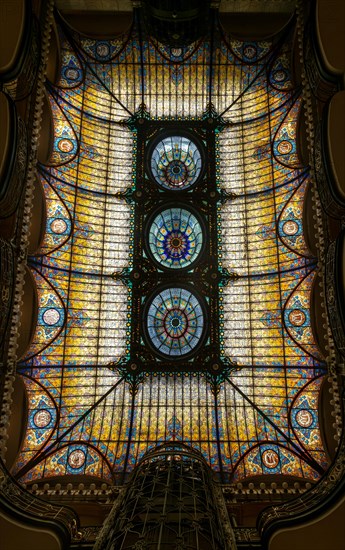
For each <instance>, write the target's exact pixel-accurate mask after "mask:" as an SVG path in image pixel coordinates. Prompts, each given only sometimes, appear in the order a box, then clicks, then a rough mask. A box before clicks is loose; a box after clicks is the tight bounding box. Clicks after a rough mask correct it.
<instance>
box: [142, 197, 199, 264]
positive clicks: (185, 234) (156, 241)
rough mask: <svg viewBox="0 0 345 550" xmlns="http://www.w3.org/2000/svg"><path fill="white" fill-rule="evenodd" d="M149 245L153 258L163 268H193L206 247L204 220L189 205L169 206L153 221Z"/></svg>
mask: <svg viewBox="0 0 345 550" xmlns="http://www.w3.org/2000/svg"><path fill="white" fill-rule="evenodd" d="M148 244H149V250H150V252H151V254H152V256H153V258H154V259H155V260H156V261H157V262H158V263H159V264H160V265H162V266H163V267H168V268H171V269H181V268H184V267H189V266H190V265H191V264H192V263H193V262H194V261H195V260H196V259H197V258H198V256H199V254H200V252H201V249H202V246H203V231H202V227H201V223H200V221H199V219H198V218H197V217H196V215H194V214H193V213H192V212H190V211H189V210H187V209H186V208H178V207H174V208H167V209H165V210H162V211H161V212H159V214H157V215H156V216H155V217H154V219H153V220H152V222H151V223H150V226H149V243H148Z"/></svg>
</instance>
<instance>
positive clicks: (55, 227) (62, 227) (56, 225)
mask: <svg viewBox="0 0 345 550" xmlns="http://www.w3.org/2000/svg"><path fill="white" fill-rule="evenodd" d="M50 229H51V230H52V232H53V233H56V234H57V235H61V234H62V233H65V231H66V229H67V223H66V222H65V220H63V219H62V218H56V219H55V220H53V221H52V222H51V224H50Z"/></svg>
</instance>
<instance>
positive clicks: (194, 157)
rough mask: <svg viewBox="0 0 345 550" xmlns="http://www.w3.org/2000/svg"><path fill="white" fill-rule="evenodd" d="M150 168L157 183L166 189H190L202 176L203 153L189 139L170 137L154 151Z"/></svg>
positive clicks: (159, 143)
mask: <svg viewBox="0 0 345 550" xmlns="http://www.w3.org/2000/svg"><path fill="white" fill-rule="evenodd" d="M150 167H151V172H152V175H153V177H154V179H155V181H156V182H157V183H158V185H160V186H161V187H163V188H164V189H170V190H174V191H180V190H184V189H189V187H191V186H192V185H193V184H194V183H195V182H196V181H197V179H198V177H199V176H200V174H201V168H202V160H201V153H200V150H199V148H198V147H197V145H196V144H195V143H194V142H193V141H192V140H191V139H190V138H189V137H186V136H174V135H173V136H169V137H166V138H164V139H162V140H161V141H159V142H158V143H157V145H156V146H155V148H154V149H153V151H152V154H151V159H150Z"/></svg>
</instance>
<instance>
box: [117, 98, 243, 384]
mask: <svg viewBox="0 0 345 550" xmlns="http://www.w3.org/2000/svg"><path fill="white" fill-rule="evenodd" d="M128 124H129V126H130V128H131V129H132V131H133V132H134V133H135V136H136V152H135V153H134V157H135V158H134V162H135V190H133V191H132V192H131V193H130V195H128V193H127V197H126V198H127V200H128V201H129V202H130V203H131V204H132V205H133V206H134V223H133V225H134V231H133V250H134V251H135V254H134V257H133V264H132V269H125V270H123V271H122V272H121V273H117V274H115V275H114V277H115V278H116V279H121V280H122V281H123V282H125V283H126V284H127V285H129V286H130V287H131V290H132V311H131V313H132V319H131V335H130V352H129V358H128V357H127V358H126V360H125V361H124V360H121V363H120V365H119V364H116V367H117V368H118V367H120V368H121V369H122V372H123V373H124V374H127V373H130V375H131V377H132V376H133V375H135V376H137V375H140V374H141V373H145V372H153V373H163V372H166V373H179V372H200V371H202V372H204V373H205V374H207V373H208V374H209V375H210V376H211V379H212V380H214V381H216V380H217V379H219V377H223V375H225V374H227V373H229V369H231V368H232V367H233V366H234V365H232V363H231V361H230V360H229V359H228V358H224V357H222V355H221V339H220V327H219V287H220V286H222V285H224V284H226V283H227V282H228V281H229V280H230V279H231V278H232V277H233V275H232V274H230V273H229V272H228V271H227V270H225V269H221V268H220V267H219V265H218V264H219V262H218V234H219V231H218V230H219V227H218V217H217V216H218V208H217V207H218V205H219V203H220V201H222V200H223V199H224V196H223V194H224V192H223V194H222V192H221V191H220V190H219V189H218V186H217V178H216V173H217V172H216V134H217V133H218V132H219V131H221V129H222V127H224V122H223V121H222V120H221V119H220V118H219V117H217V116H216V115H214V113H213V112H212V109H211V108H210V109H209V111H208V112H207V113H205V115H204V117H203V118H202V119H195V120H179V121H178V123H177V122H176V120H169V119H167V120H153V119H151V118H150V116H149V115H148V113H147V112H146V110H145V106H144V105H143V106H142V108H141V109H140V111H139V112H138V113H136V115H135V116H133V117H132V119H131V120H130V121H129V123H128ZM172 134H174V135H182V136H187V137H188V138H192V139H193V140H194V142H195V143H196V144H197V145H198V146H199V148H200V151H201V154H202V168H201V172H200V176H199V177H198V178H197V180H196V182H195V184H193V185H192V186H191V188H188V189H186V190H183V189H181V190H178V191H176V190H168V189H162V188H161V187H160V186H159V185H158V184H157V183H156V182H155V181H154V179H153V177H152V173H151V171H150V167H149V159H150V155H151V153H152V150H153V147H154V146H155V144H156V143H157V141H159V140H160V139H163V138H164V137H165V136H168V135H172ZM172 204H178V205H179V206H182V207H183V206H185V207H186V208H187V209H192V210H194V211H195V212H196V213H197V214H198V216H199V218H200V219H201V220H202V222H203V225H204V226H205V228H206V235H207V238H206V242H205V245H204V247H203V250H202V252H201V254H200V255H199V257H198V260H197V261H196V262H195V263H194V264H193V265H192V266H191V269H175V270H173V271H172V270H169V269H166V268H164V267H163V266H160V267H157V262H155V261H154V260H153V258H152V257H151V256H150V254H147V238H148V227H147V226H148V221H149V220H150V219H151V218H152V215H153V214H154V213H155V212H156V211H157V207H158V208H163V207H165V206H170V205H172ZM186 285H187V286H188V288H190V289H192V290H193V292H195V295H196V296H199V297H200V300H201V302H202V303H203V304H205V322H206V325H207V326H206V333H207V334H206V336H205V339H204V338H202V341H201V342H200V346H198V347H197V349H196V350H195V352H192V353H190V354H188V356H181V357H179V358H172V359H171V358H162V357H160V356H159V354H158V355H157V353H155V350H154V348H153V347H152V346H150V344H149V339H148V338H147V335H146V334H145V329H144V325H145V322H146V310H147V305H146V304H147V302H148V301H149V299H150V295H152V293H153V292H155V291H156V290H158V289H163V288H167V287H169V286H170V287H171V286H182V287H185V286H186ZM211 319H212V323H211V322H210V320H211ZM203 342H204V345H201V344H202V343H203ZM201 365H202V368H201Z"/></svg>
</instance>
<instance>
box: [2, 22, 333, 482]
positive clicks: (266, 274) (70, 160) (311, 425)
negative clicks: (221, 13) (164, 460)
mask: <svg viewBox="0 0 345 550" xmlns="http://www.w3.org/2000/svg"><path fill="white" fill-rule="evenodd" d="M61 24H62V23H61ZM213 36H214V40H213V44H212V45H211V44H210V40H209V39H208V38H206V39H205V40H202V41H201V42H200V44H196V45H195V49H193V51H191V52H189V53H190V55H189V54H188V56H185V55H184V54H183V63H182V61H181V63H179V66H178V78H176V74H177V73H176V72H174V71H175V67H177V65H176V63H172V62H171V61H170V57H169V56H168V57H166V58H163V55H162V53H161V52H160V51H159V50H158V49H157V48H155V47H153V45H152V41H151V40H150V38H149V37H144V38H143V40H142V44H141V46H142V47H140V48H138V40H139V39H138V33H137V31H136V29H135V25H134V27H133V31H131V34H130V36H129V38H128V41H126V42H125V43H124V44H123V47H121V48H119V49H118V48H117V46H116V49H115V50H114V51H112V50H111V48H112V47H113V42H111V43H109V48H110V49H108V50H107V48H106V44H104V42H103V41H102V42H103V43H102V44H99V43H97V44H96V43H95V42H92V44H91V43H90V44H89V46H90V47H89V46H88V47H87V45H86V44H82V45H81V46H78V43H77V44H73V45H72V44H69V42H68V41H67V39H66V38H64V36H63V35H62V34H61V37H60V40H61V52H62V62H61V71H60V80H59V82H58V84H57V86H49V90H48V93H49V94H53V101H51V104H52V105H54V106H53V107H52V111H53V112H52V115H53V119H54V132H55V138H56V141H55V142H54V152H53V155H55V156H54V157H53V162H49V163H48V164H47V165H45V166H41V167H40V170H41V176H40V177H41V182H42V185H43V187H44V193H45V197H46V212H47V216H46V217H47V223H46V228H45V235H44V238H43V241H42V246H41V248H40V250H39V252H38V254H36V255H35V256H34V257H31V258H30V264H31V266H32V270H33V276H34V278H35V282H36V288H37V293H38V305H39V315H38V322H37V327H36V332H35V333H34V335H33V340H32V345H31V347H30V349H29V350H28V352H27V355H26V357H25V359H24V360H23V361H22V363H21V365H20V366H19V369H18V370H19V372H20V373H21V374H22V376H23V379H24V380H31V381H32V384H31V385H30V384H29V383H26V387H27V393H28V399H27V408H28V411H27V414H28V423H27V426H26V430H25V432H26V433H25V434H24V436H23V444H22V448H21V451H20V453H19V455H18V457H17V460H16V464H15V465H14V468H13V474H14V475H15V476H16V477H17V479H19V480H20V481H21V482H24V483H34V482H37V480H41V481H43V480H46V479H47V480H49V479H51V478H53V477H54V476H63V475H66V474H68V475H74V474H77V475H82V474H84V475H92V476H94V477H95V478H98V479H100V480H105V481H106V482H109V483H117V482H118V483H119V484H121V483H123V480H126V479H127V476H128V475H129V474H130V472H131V471H132V470H133V468H135V466H136V464H137V463H138V460H140V458H141V457H142V456H143V455H144V454H145V452H146V451H147V450H148V449H150V448H152V447H153V446H155V445H158V444H162V442H164V441H171V439H174V438H176V439H178V440H180V441H181V442H184V443H186V444H187V445H190V446H192V447H193V448H195V449H198V450H200V452H201V453H202V454H203V456H204V457H205V459H206V460H207V462H208V464H209V465H210V467H211V468H212V471H213V472H214V474H215V476H217V477H218V479H220V480H221V481H222V482H224V483H227V482H228V481H230V482H231V481H234V482H237V481H243V480H245V481H246V480H248V479H252V478H253V476H256V475H260V476H262V475H270V476H271V475H275V476H284V475H288V476H293V477H297V478H299V479H302V480H308V481H317V480H318V479H319V478H320V477H321V476H322V475H323V473H324V471H325V469H326V468H327V466H328V462H327V457H326V454H325V450H324V446H323V443H322V439H321V431H320V426H319V419H318V410H319V395H320V387H321V384H322V383H323V379H324V374H325V369H324V363H323V361H322V359H321V358H320V357H319V356H318V355H317V353H316V344H315V342H314V341H313V334H312V331H311V315H310V300H309V297H310V294H311V288H312V284H313V280H314V270H315V265H316V262H315V258H314V257H313V256H312V255H310V254H309V253H308V250H307V246H306V243H305V242H304V239H303V232H304V227H303V225H304V223H303V222H304V219H303V206H304V197H305V190H306V183H305V182H306V178H307V176H308V168H307V167H305V166H301V165H300V163H299V161H298V159H297V157H296V156H295V155H297V153H298V150H297V142H296V140H297V134H296V132H297V128H296V125H297V122H298V111H297V107H298V105H299V103H298V101H296V90H294V89H293V87H292V81H291V58H292V56H291V55H290V54H291V51H290V49H289V46H287V47H286V48H285V49H282V47H281V45H280V44H281V43H280V42H276V41H274V40H273V41H271V40H270V41H269V43H267V44H262V43H259V44H254V43H252V42H251V43H244V44H239V45H238V48H237V51H234V50H235V48H234V45H232V47H230V46H229V44H230V42H231V40H228V41H225V39H223V38H222V36H223V35H222V34H221V33H220V32H219V29H217V27H215V28H214V35H213ZM80 40H82V39H80ZM79 44H81V42H79ZM78 47H79V49H80V50H82V51H79V50H78ZM236 47H237V46H236ZM106 50H107V51H106ZM107 52H108V53H109V55H108V53H107ZM172 53H173V52H172ZM175 53H176V54H177V53H180V52H175ZM77 54H78V55H77ZM79 54H80V55H79ZM95 54H97V55H95ZM102 55H103V60H102V61H100V60H99V56H101V57H102ZM181 60H182V57H181ZM211 64H212V70H210V65H211ZM210 102H211V103H212V105H213V108H214V113H215V115H212V117H213V118H212V117H211V118H210V117H209V111H208V106H209V105H210ZM143 104H145V106H146V109H147V116H148V117H150V120H151V122H152V121H155V122H157V126H158V125H159V127H160V128H162V129H163V128H164V126H165V122H164V119H166V120H168V121H170V124H173V123H174V124H176V126H174V128H177V127H178V125H179V121H181V120H183V121H189V122H188V124H189V126H188V127H190V129H191V130H193V131H194V122H195V129H196V128H199V130H200V129H201V130H203V129H204V130H205V129H206V131H207V132H208V133H210V132H209V128H211V127H212V125H210V124H209V121H210V120H213V122H214V121H215V120H216V118H215V117H217V121H219V129H218V130H217V135H216V143H217V156H216V158H215V159H213V157H212V156H211V157H210V156H207V158H208V164H209V166H208V168H209V173H208V175H210V176H213V177H216V178H217V185H218V189H219V192H220V193H219V196H222V195H221V191H222V190H224V191H225V192H226V193H224V194H223V197H224V201H220V200H219V202H218V203H217V204H218V207H219V224H218V227H217V231H218V248H217V250H215V251H214V253H215V254H216V253H217V254H218V259H219V262H220V261H221V262H222V264H223V267H224V268H226V269H228V270H230V271H231V272H233V273H235V274H236V278H235V279H234V280H233V281H231V282H229V284H227V285H226V286H224V287H221V288H220V289H219V292H220V299H219V318H220V320H221V321H220V322H221V325H220V326H222V331H223V334H222V338H223V344H222V346H223V350H222V351H223V352H224V358H225V359H227V358H230V359H231V360H233V361H236V363H237V368H236V369H233V370H231V372H230V373H229V376H228V377H227V378H226V379H225V380H224V381H223V382H222V383H221V384H220V385H219V388H217V389H219V392H218V393H215V392H214V388H213V387H212V386H211V385H210V384H209V383H208V380H207V378H206V377H205V373H204V371H203V361H200V370H199V372H195V373H193V374H191V373H188V372H187V373H182V372H180V371H181V370H182V360H184V359H185V358H186V357H189V353H190V354H191V355H192V353H193V352H196V350H197V349H198V346H199V345H200V347H201V345H202V343H203V342H204V341H205V339H204V337H205V333H206V329H205V326H206V324H207V325H208V326H209V327H210V332H211V331H212V329H213V325H212V321H213V317H212V316H211V315H210V316H208V317H207V318H206V315H205V313H204V309H203V301H199V300H198V299H197V297H196V296H195V295H193V289H192V287H185V288H182V290H183V291H184V292H186V288H189V292H190V294H191V295H192V296H193V297H192V298H191V299H190V300H189V304H190V305H191V306H192V310H193V311H192V313H189V312H188V310H187V309H186V308H185V307H184V305H183V303H181V302H180V303H179V304H178V305H179V307H177V308H176V307H174V306H173V304H171V306H170V307H169V308H168V307H167V303H168V302H169V300H170V299H171V298H170V296H169V289H167V286H164V287H159V288H157V290H156V293H155V294H154V295H151V298H149V299H148V302H147V304H148V305H147V308H146V313H148V310H149V308H150V306H151V305H152V306H153V302H154V300H155V299H156V298H157V299H158V302H159V303H160V304H161V306H162V308H163V310H165V312H166V315H165V316H164V315H163V314H162V310H160V309H159V304H158V307H156V306H153V307H152V318H153V320H154V319H155V318H158V321H157V326H158V329H156V332H155V330H154V329H155V327H154V325H153V327H152V331H153V334H156V342H157V346H160V348H159V349H158V348H157V347H156V346H155V343H154V342H153V340H152V339H151V337H150V336H149V334H148V327H143V328H146V330H145V331H144V336H145V340H146V341H147V342H149V343H150V347H151V348H152V349H154V350H155V354H156V355H158V354H159V355H160V356H161V357H162V358H165V359H167V358H168V359H170V360H171V361H173V360H175V359H176V365H177V368H176V371H178V372H175V373H174V374H171V375H169V376H166V375H163V374H161V373H159V372H154V373H152V372H151V373H147V375H146V376H145V377H144V378H143V380H142V382H140V383H138V384H137V386H136V388H137V391H136V392H133V388H132V387H131V386H130V384H129V383H128V382H127V381H126V380H125V379H124V378H123V377H122V374H121V372H120V371H119V370H118V369H117V367H114V364H116V363H118V362H120V361H123V360H124V358H125V357H126V350H127V338H128V336H129V335H130V334H131V333H130V331H131V313H130V311H131V303H132V302H131V288H130V287H126V285H125V284H124V283H123V282H122V281H119V280H114V278H113V274H114V272H118V271H119V270H122V269H127V270H130V269H131V266H132V265H133V263H134V260H135V259H136V257H135V254H136V250H135V247H134V246H133V239H132V237H131V236H130V235H132V234H134V233H135V231H136V226H135V223H136V222H135V216H134V213H133V210H132V207H131V204H130V200H129V199H130V197H131V196H132V195H133V194H134V193H133V192H134V190H135V185H136V178H135V174H134V170H133V165H135V163H136V159H137V156H136V155H138V151H139V147H140V146H141V144H140V141H139V140H138V136H137V133H136V131H135V130H133V125H135V123H134V122H133V121H135V120H136V116H137V115H136V113H140V117H141V116H142V114H141V111H140V109H141V107H140V106H142V105H143ZM212 112H213V111H212ZM289 113H290V114H289ZM138 116H139V115H138ZM205 117H206V118H205ZM137 120H140V119H137ZM143 120H144V122H145V120H146V119H145V117H144V118H143ZM147 120H148V119H147ZM127 121H129V122H128V126H126V124H127ZM222 121H224V123H225V124H224V125H222ZM287 123H288V124H289V128H288V130H289V132H288V137H289V142H290V143H291V146H292V149H291V151H290V152H289V151H286V146H287V144H286V143H283V144H282V143H281V142H283V141H284V140H285V138H286V136H285V134H284V135H283V134H281V133H279V132H280V130H284V132H285V129H286V128H287V126H286V124H287ZM214 127H215V125H213V128H214ZM170 128H172V126H170ZM180 130H181V128H179V131H177V130H172V131H171V133H170V134H167V133H165V134H164V135H163V134H162V135H161V136H160V137H158V138H156V139H157V141H155V142H154V143H153V145H152V149H151V156H150V160H149V163H148V170H149V171H150V172H151V176H152V178H153V179H154V181H155V182H156V185H157V188H159V190H162V189H163V190H165V191H168V192H169V191H170V195H175V197H176V196H178V195H179V194H178V193H175V191H179V190H186V191H191V193H186V195H187V196H188V198H189V196H190V198H193V199H195V205H196V207H197V208H199V206H200V204H201V202H202V201H204V203H203V206H205V202H206V201H207V200H208V198H209V195H208V193H207V189H208V188H207V186H208V181H207V180H206V178H205V182H202V183H201V181H200V180H201V176H202V173H203V169H204V165H203V159H204V155H203V154H202V153H203V149H202V145H199V138H198V140H197V139H193V138H191V140H192V142H193V141H195V143H194V144H191V140H190V139H189V136H187V133H186V134H183V132H182V130H181V132H180ZM213 131H215V130H212V132H213ZM174 135H175V136H176V135H177V138H176V139H177V152H176V151H175V154H176V155H177V158H174V150H173V147H172V146H173V144H174V139H173V137H171V136H174ZM201 135H202V133H198V136H201ZM169 136H170V137H169ZM64 139H71V140H74V142H73V150H70V151H68V149H71V144H70V143H69V142H66V141H62V142H60V140H64ZM148 139H149V138H148ZM200 139H204V138H200ZM159 140H160V141H159ZM206 145H207V144H206V140H205V152H206ZM278 146H279V148H278ZM61 149H62V150H61ZM63 149H67V151H64V150H63ZM279 149H280V151H279ZM278 153H279V154H278ZM169 157H170V160H169ZM187 157H188V159H187ZM187 160H188V162H187ZM213 160H215V162H214V168H215V170H214V174H212V170H211V163H212V162H213ZM173 161H181V163H182V167H184V169H185V173H186V177H185V179H184V178H183V170H182V167H181V165H180V167H181V173H182V176H181V175H180V176H179V175H178V174H177V173H176V174H175V173H174V172H173V174H174V175H173V176H172V177H170V179H169V174H170V172H169V171H168V170H167V166H168V165H170V167H171V171H172V169H173V168H174V166H175V165H176V164H178V163H175V164H174V163H173ZM209 161H211V162H209ZM151 162H152V164H151ZM176 168H177V166H176ZM154 174H155V175H156V177H153V176H154ZM132 182H133V183H132ZM198 182H200V185H198ZM193 185H195V190H194V188H193ZM196 185H198V187H196ZM162 194H163V193H162ZM182 194H183V193H181V195H182ZM229 197H233V198H231V199H230V198H229ZM204 199H205V200H204ZM197 201H199V203H198V202H197ZM168 207H169V205H168V206H166V208H168ZM175 207H176V205H175V204H174V208H175ZM192 212H194V211H192ZM204 212H205V210H203V213H204ZM157 215H158V211H157ZM154 216H155V214H154V215H153V218H154ZM151 221H152V220H151V219H150V220H149V223H151ZM131 239H132V240H131ZM203 239H204V241H205V240H206V235H203ZM201 254H202V250H201V252H200V253H199V256H198V259H199V258H201ZM218 265H219V264H218ZM164 275H166V274H164ZM168 275H169V277H170V276H171V275H174V276H175V275H176V279H177V277H178V276H180V274H179V273H178V270H177V269H176V270H171V272H170V273H169V274H168ZM183 276H184V275H183V273H182V274H181V277H183ZM172 288H174V289H176V288H178V290H179V292H181V288H179V286H178V283H177V282H176V283H172V284H171V285H170V290H171V289H172ZM167 290H168V295H167V296H166V292H167ZM163 294H164V295H163ZM187 301H188V300H187ZM198 305H199V306H200V308H201V309H200V311H201V315H200V317H199V318H198V325H197V327H198V330H197V329H194V328H193V331H192V334H191V335H190V340H189V341H188V340H187V339H186V335H188V330H185V326H186V325H187V321H188V322H189V319H193V315H195V312H196V310H197V306H198ZM172 310H177V311H176V312H175V311H172ZM208 310H210V308H208ZM47 312H48V313H47ZM174 319H176V320H174ZM186 319H187V321H186ZM164 320H165V325H164ZM142 322H143V323H144V321H142ZM177 322H178V323H179V326H174V325H175V324H176V323H177ZM189 327H192V324H191V323H189V325H188V329H189ZM140 328H141V325H140ZM184 330H185V332H183V331H184ZM159 331H161V332H159ZM174 331H175V332H174ZM198 331H199V332H198ZM158 332H159V334H162V338H163V339H164V338H165V337H166V341H165V342H166V343H167V342H169V343H170V347H168V346H167V348H168V353H170V351H171V350H172V349H173V344H174V345H177V348H176V349H177V351H176V355H172V354H171V355H168V354H167V355H163V353H162V345H163V344H162V342H161V341H160V340H159V334H158ZM169 332H170V333H169ZM180 333H181V334H180ZM200 333H201V335H200ZM184 338H185V339H184ZM183 342H187V343H188V345H187V344H186V347H184V344H183ZM137 344H138V345H141V344H142V342H141V341H140V340H139V339H138V341H137ZM194 344H195V345H194ZM192 345H194V347H192ZM188 346H189V347H188ZM181 350H182V351H183V352H184V350H186V353H185V355H183V354H182V353H181ZM203 351H204V350H203ZM205 352H207V350H205ZM179 358H181V361H180V362H179V360H178V359H179ZM156 363H157V365H158V367H157V368H159V363H160V361H156ZM179 365H181V369H180V368H179ZM172 419H174V420H173V422H172Z"/></svg>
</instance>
